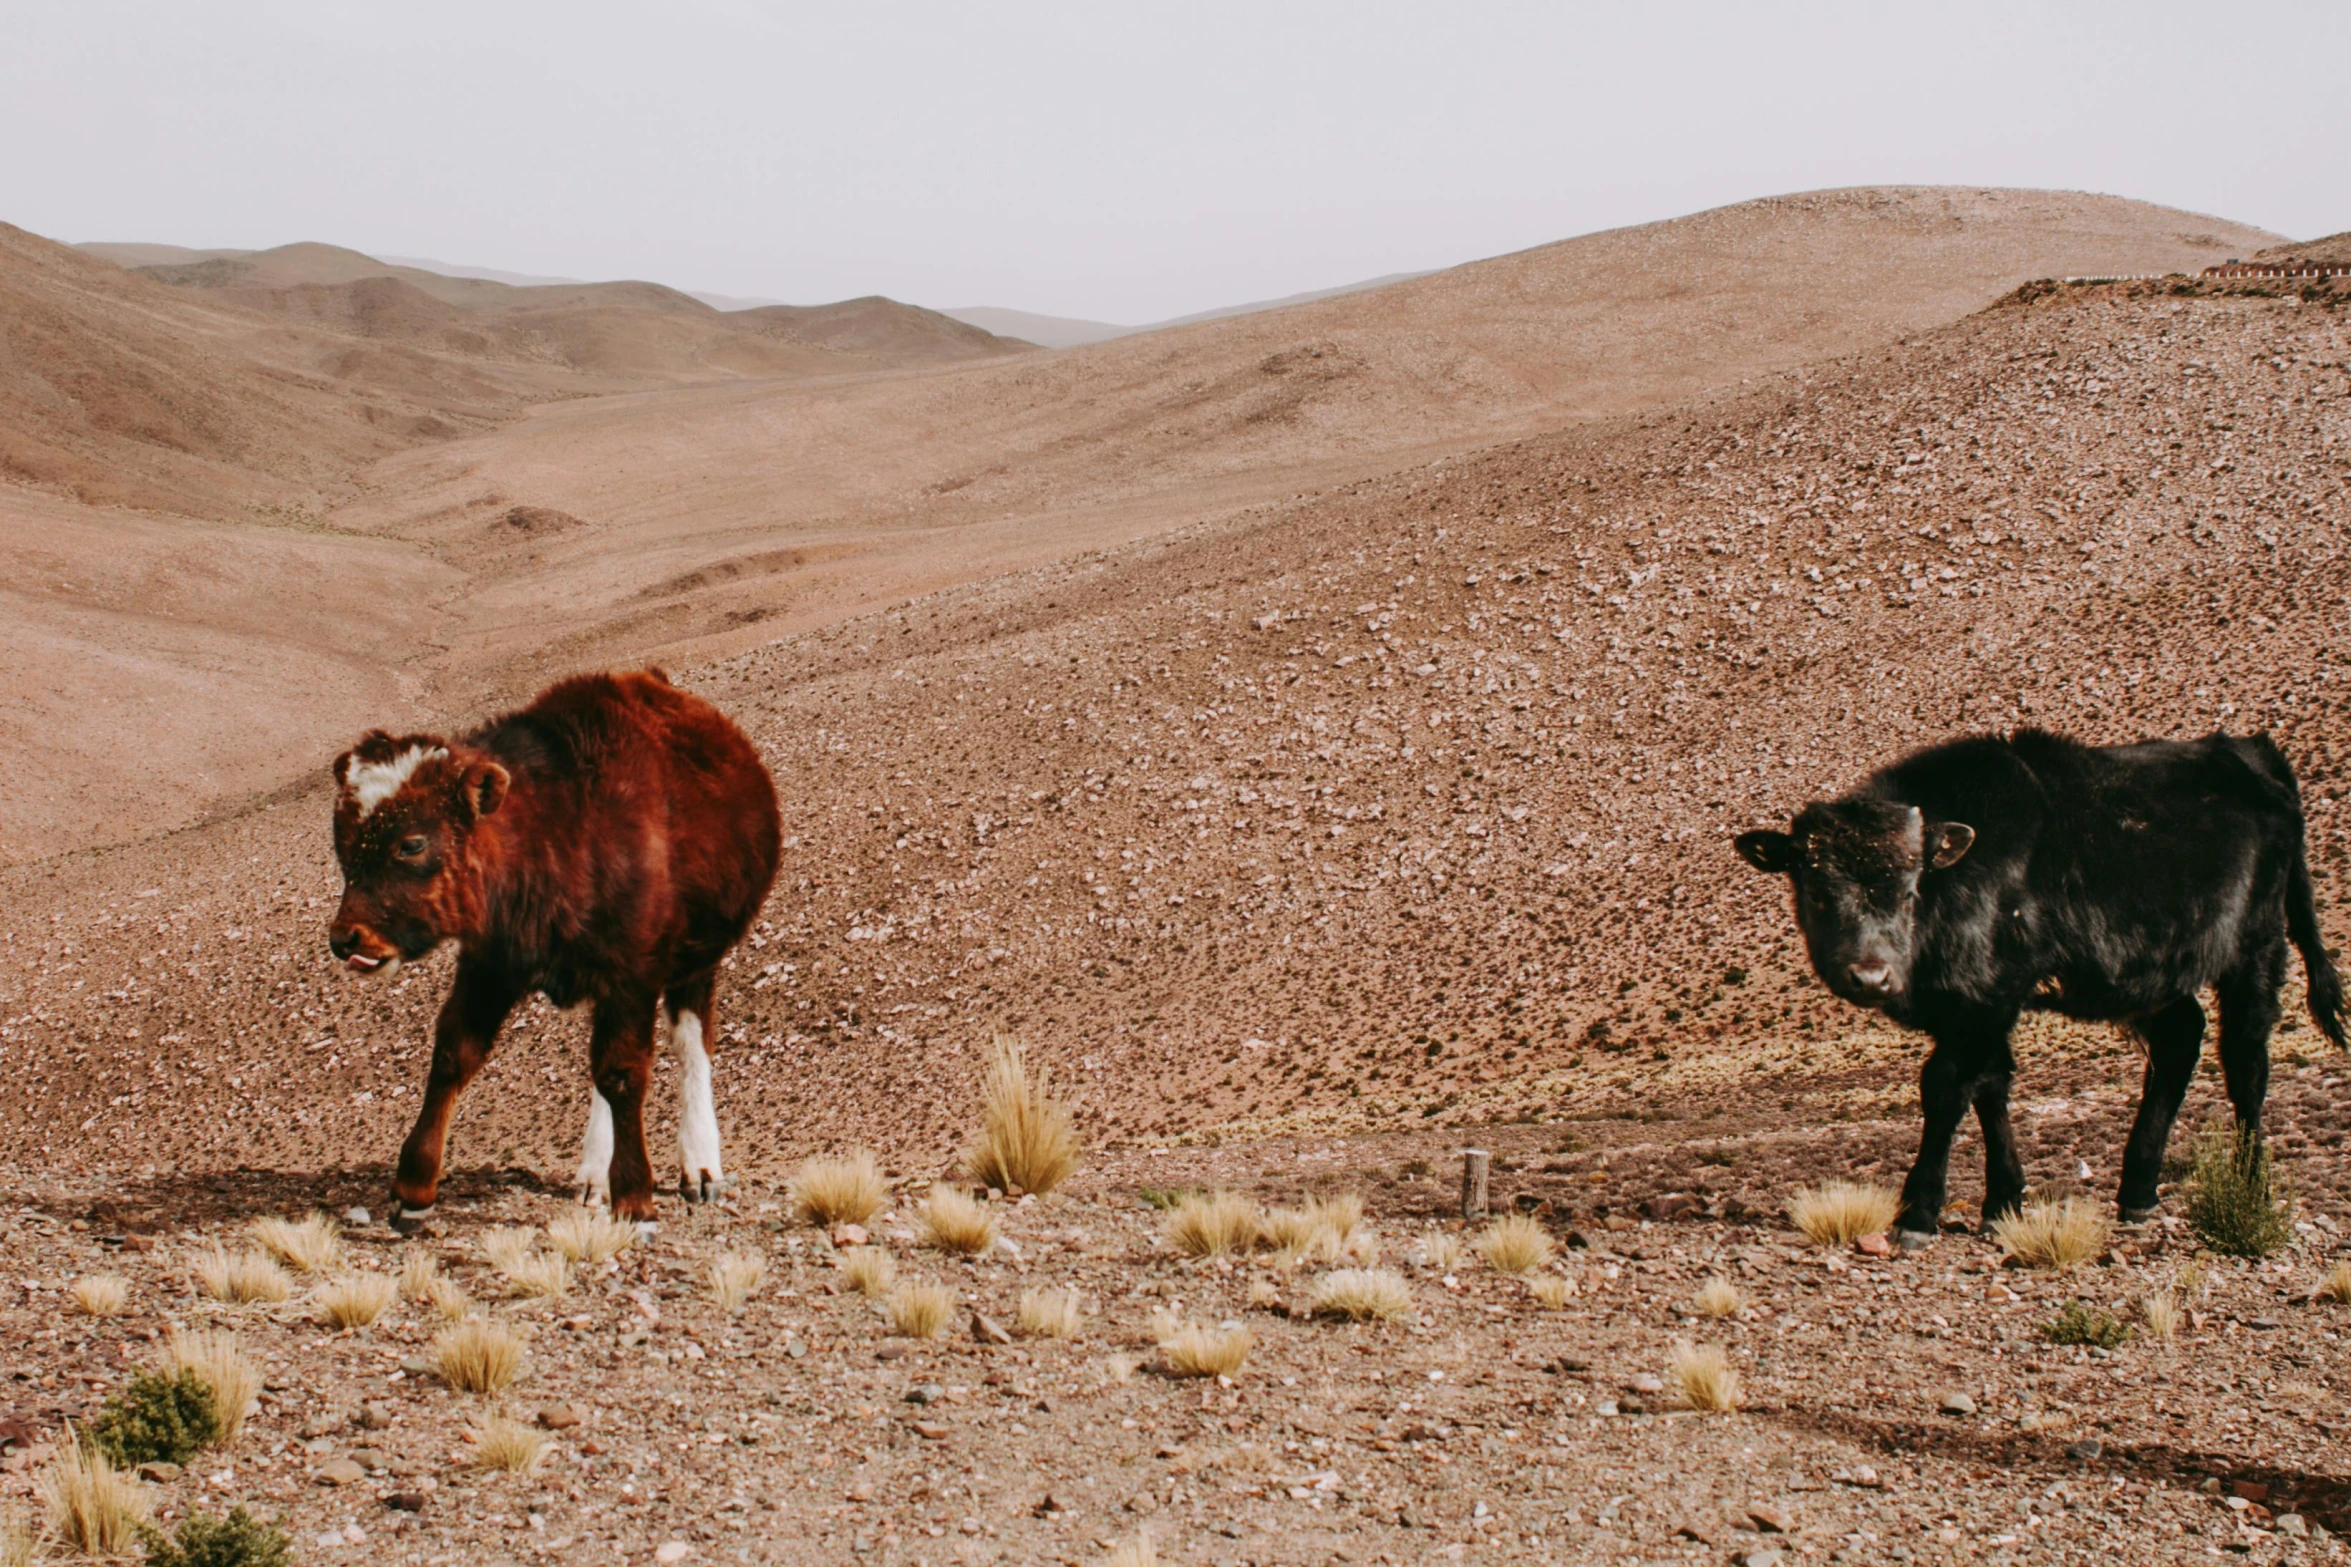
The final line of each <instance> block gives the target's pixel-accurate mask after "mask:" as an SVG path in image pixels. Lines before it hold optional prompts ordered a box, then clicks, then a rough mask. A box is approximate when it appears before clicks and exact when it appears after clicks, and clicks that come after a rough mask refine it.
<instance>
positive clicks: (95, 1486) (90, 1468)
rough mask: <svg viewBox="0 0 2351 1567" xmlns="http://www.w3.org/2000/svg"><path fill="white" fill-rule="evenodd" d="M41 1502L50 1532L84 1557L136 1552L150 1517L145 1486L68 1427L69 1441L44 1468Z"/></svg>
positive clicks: (117, 1555) (125, 1555) (120, 1555)
mask: <svg viewBox="0 0 2351 1567" xmlns="http://www.w3.org/2000/svg"><path fill="white" fill-rule="evenodd" d="M39 1490H40V1493H41V1502H42V1505H43V1506H44V1507H45V1508H47V1509H48V1513H49V1533H50V1534H51V1536H53V1537H54V1538H55V1539H57V1540H58V1541H60V1542H61V1543H63V1544H64V1545H66V1546H68V1547H69V1548H71V1549H73V1550H75V1551H78V1552H80V1553H81V1554H82V1555H84V1556H96V1557H103V1558H114V1559H120V1558H124V1557H128V1556H130V1555H131V1554H132V1549H131V1548H132V1547H133V1546H134V1545H136V1544H137V1543H138V1541H139V1528H140V1525H142V1524H144V1523H145V1522H146V1521H147V1511H148V1503H147V1497H146V1493H145V1491H144V1489H143V1488H142V1487H141V1486H140V1484H139V1482H138V1481H137V1480H135V1479H133V1478H132V1477H131V1476H129V1475H127V1474H124V1473H122V1472H121V1471H120V1470H118V1469H116V1468H115V1467H114V1465H112V1464H111V1463H108V1462H107V1460H106V1455H105V1454H103V1453H101V1452H99V1451H98V1450H97V1449H96V1448H94V1447H92V1446H91V1445H90V1444H89V1443H87V1442H84V1441H82V1440H81V1438H80V1437H79V1436H78V1435H77V1434H76V1433H75V1431H74V1429H73V1427H72V1426H71V1425H68V1426H67V1427H66V1428H65V1440H64V1441H62V1442H60V1443H59V1444H58V1446H57V1454H56V1456H55V1457H53V1458H51V1459H50V1460H49V1462H48V1465H47V1466H46V1467H45V1468H43V1469H42V1471H41V1478H40V1482H39Z"/></svg>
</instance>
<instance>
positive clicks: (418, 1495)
mask: <svg viewBox="0 0 2351 1567" xmlns="http://www.w3.org/2000/svg"><path fill="white" fill-rule="evenodd" d="M384 1505H385V1506H386V1507H389V1508H390V1509H392V1511H394V1512H396V1513H421V1512H423V1511H424V1492H422V1491H394V1492H393V1493H392V1494H391V1495H389V1496H387V1497H385V1498H384Z"/></svg>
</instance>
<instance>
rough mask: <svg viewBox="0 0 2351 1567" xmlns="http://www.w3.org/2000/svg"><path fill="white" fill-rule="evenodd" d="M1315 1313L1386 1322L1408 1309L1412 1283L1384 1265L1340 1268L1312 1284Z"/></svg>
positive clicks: (1410, 1301)
mask: <svg viewBox="0 0 2351 1567" xmlns="http://www.w3.org/2000/svg"><path fill="white" fill-rule="evenodd" d="M1311 1299H1312V1302H1313V1305H1314V1311H1315V1315H1317V1316H1323V1317H1345V1318H1346V1319H1347V1320H1348V1321H1350V1322H1389V1321H1393V1320H1394V1319H1395V1318H1397V1317H1401V1316H1405V1315H1407V1314H1408V1313H1410V1312H1411V1310H1412V1286H1411V1285H1409V1284H1407V1283H1405V1282H1404V1279H1403V1277H1402V1276H1401V1275H1399V1274H1395V1273H1390V1272H1389V1271H1388V1270H1387V1269H1385V1268H1341V1269H1340V1270H1338V1271H1337V1272H1336V1273H1326V1274H1324V1275H1323V1276H1322V1277H1321V1278H1320V1279H1317V1280H1316V1281H1315V1284H1314V1294H1313V1296H1312V1297H1311Z"/></svg>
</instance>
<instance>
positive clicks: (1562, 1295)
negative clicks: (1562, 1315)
mask: <svg viewBox="0 0 2351 1567" xmlns="http://www.w3.org/2000/svg"><path fill="white" fill-rule="evenodd" d="M1527 1293H1528V1294H1529V1295H1532V1296H1534V1297H1535V1304H1536V1305H1538V1306H1540V1307H1542V1308H1543V1309H1544V1310H1545V1311H1565V1310H1566V1309H1567V1302H1568V1297H1570V1296H1572V1295H1573V1294H1575V1286H1574V1285H1572V1284H1570V1283H1568V1282H1567V1280H1565V1279H1563V1278H1561V1277H1560V1276H1559V1275H1558V1274H1556V1273H1539V1274H1537V1275H1535V1277H1533V1278H1531V1279H1529V1280H1527Z"/></svg>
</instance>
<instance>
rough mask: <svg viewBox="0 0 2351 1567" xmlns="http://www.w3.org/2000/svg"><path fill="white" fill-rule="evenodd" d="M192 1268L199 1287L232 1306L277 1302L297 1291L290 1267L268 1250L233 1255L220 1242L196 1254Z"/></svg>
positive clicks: (272, 1303) (273, 1303)
mask: <svg viewBox="0 0 2351 1567" xmlns="http://www.w3.org/2000/svg"><path fill="white" fill-rule="evenodd" d="M192 1271H193V1272H194V1274H195V1276H196V1287H197V1288H198V1289H200V1290H202V1291H203V1292H204V1293H205V1294H207V1295H209V1296H211V1297H212V1298H213V1299H214V1300H218V1301H226V1302H227V1303H229V1304H230V1305H232V1306H250V1305H257V1304H258V1305H275V1304H277V1303H278V1302H279V1301H282V1300H287V1299H290V1298H291V1297H292V1296H293V1293H294V1281H293V1280H292V1279H291V1278H289V1277H288V1276H287V1274H286V1270H285V1269H283V1268H281V1267H279V1266H278V1265H277V1260H276V1259H275V1258H273V1257H271V1256H269V1255H268V1254H266V1253H264V1252H258V1251H241V1252H238V1253H236V1254H235V1255H233V1256H232V1255H231V1254H230V1253H229V1251H228V1250H227V1248H225V1247H222V1246H217V1245H216V1246H214V1247H213V1248H212V1249H211V1250H210V1251H206V1252H199V1253H197V1254H196V1260H195V1262H194V1264H193V1265H192Z"/></svg>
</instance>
